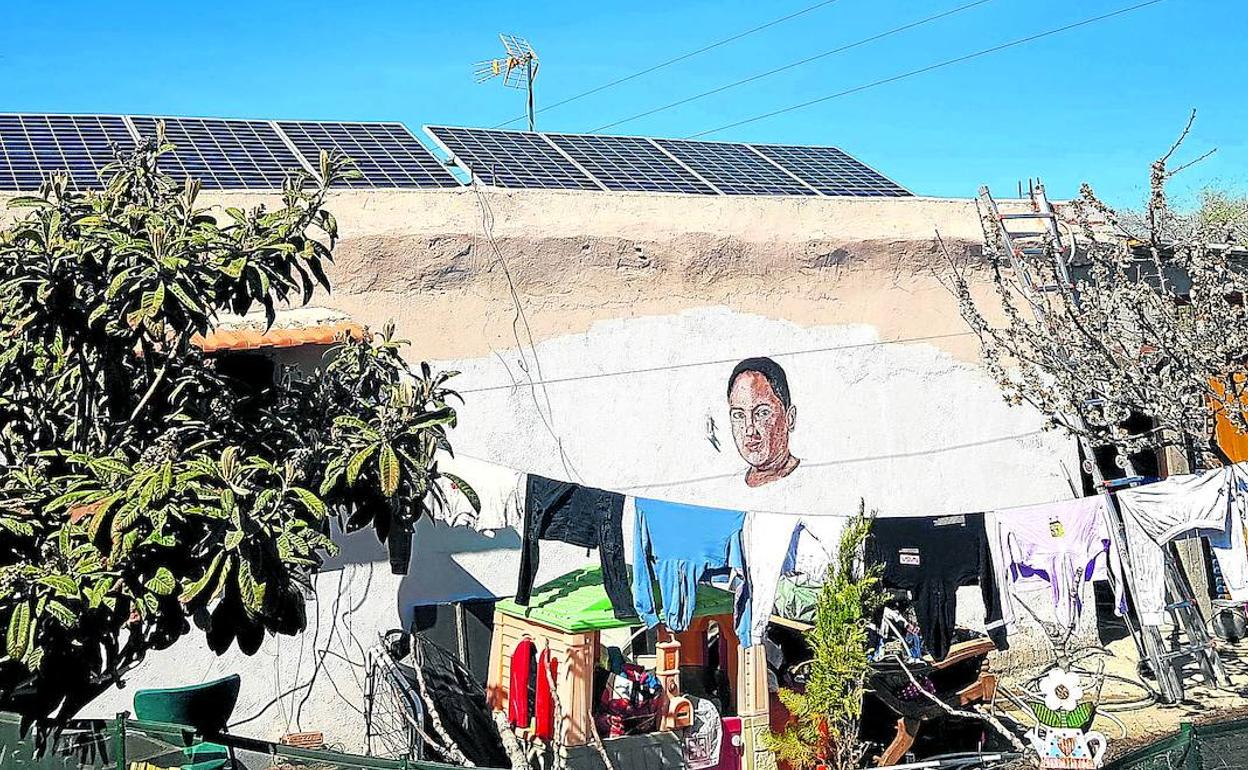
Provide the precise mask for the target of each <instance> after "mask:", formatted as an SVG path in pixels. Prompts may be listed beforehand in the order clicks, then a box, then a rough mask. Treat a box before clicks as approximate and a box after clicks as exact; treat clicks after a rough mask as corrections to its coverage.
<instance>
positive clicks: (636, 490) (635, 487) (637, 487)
mask: <svg viewBox="0 0 1248 770" xmlns="http://www.w3.org/2000/svg"><path fill="white" fill-rule="evenodd" d="M1040 433H1043V431H1032V432H1030V433H1024V434H1020V435H1017V436H1009V437H1007V438H1009V439H1019V438H1026V437H1028V436H1033V435H1039V434H1040ZM914 454H915V455H917V454H919V453H914ZM453 457H454V458H455V459H466V460H474V461H476V462H479V463H485V464H487V465H492V466H495V467H498V468H506V469H507V470H509V471H513V472H515V473H519V474H523V475H526V476H530V475H531V476H543V477H546V478H554V477H552V476H549V475H548V474H538V473H534V472H532V471H526V470H522V469H519V468H512V467H511V466H508V465H503V464H502V463H497V462H494V461H493V460H486V459H485V458H482V457H476V456H474V455H467V454H462V453H457V454H455V455H454V456H453ZM867 459H886V458H867ZM839 462H843V461H828V462H824V463H818V462H815V463H804V464H803V465H804V466H808V467H821V466H824V465H831V464H837V463H839ZM735 475H739V474H734V477H735ZM718 478H729V476H723V477H720V476H709V477H704V478H698V479H693V480H692V481H707V480H714V479H718ZM464 480H465V481H467V482H468V483H469V485H471V484H472V479H470V478H465V479H464ZM567 483H570V484H577V485H578V486H582V487H586V488H588V489H596V490H600V491H603V492H609V493H613V494H618V495H622V496H624V497H631V498H634V499H636V498H638V497H640V498H645V499H660V498H654V497H651V496H650V495H648V494H645V493H644V492H645V490H648V489H654V488H658V487H668V486H675V484H672V483H656V484H632V485H629V486H626V487H623V488H621V489H608V488H606V487H596V486H593V485H590V484H582V483H580V482H572V481H569V482H567ZM780 483H783V482H780ZM1102 494H1110V495H1112V494H1115V492H1112V491H1105V492H1097V493H1096V494H1095V495H1094V496H1100V495H1102ZM1083 497H1085V496H1082V495H1081V496H1078V497H1067V498H1061V499H1059V500H1040V501H1037V502H1032V503H1017V504H1013V505H1009V506H1006V507H994V508H981V509H978V510H970V511H953V512H942V513H932V512H930V511H928V512H922V513H919V512H903V513H889V514H882V515H879V516H878V517H879V518H887V519H907V518H913V519H921V518H931V517H934V516H938V517H945V516H965V515H969V514H973V513H986V512H990V511H991V512H1002V513H1004V512H1007V511H1014V510H1018V509H1021V508H1031V507H1033V506H1037V505H1050V504H1057V503H1062V502H1067V501H1070V500H1079V499H1082V498H1083ZM859 499H860V500H864V501H865V499H866V498H865V497H861V498H859ZM679 502H689V501H679ZM694 504H697V505H701V503H694ZM709 507H722V506H709ZM737 508H739V509H740V510H748V511H753V512H755V513H765V514H769V515H775V516H798V517H808V518H824V517H826V518H840V519H851V518H853V517H855V516H857V513H856V512H855V513H843V512H833V511H826V512H825V511H821V512H814V513H812V512H809V511H781V510H774V509H770V508H766V507H758V506H750V505H742V506H737Z"/></svg>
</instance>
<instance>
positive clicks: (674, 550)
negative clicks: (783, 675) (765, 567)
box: [633, 497, 754, 647]
mask: <svg viewBox="0 0 1248 770" xmlns="http://www.w3.org/2000/svg"><path fill="white" fill-rule="evenodd" d="M636 507H637V517H636V524H635V528H636V531H635V537H634V538H633V606H634V608H635V609H636V610H637V615H638V617H640V618H641V619H642V621H643V622H645V624H646V625H647V626H648V627H650V628H653V627H655V626H656V625H658V624H659V623H660V622H662V623H663V625H664V626H666V627H667V629H668V630H669V631H672V632H676V633H678V632H681V631H684V630H685V629H687V628H688V627H689V622H690V621H691V620H693V611H694V602H695V601H696V600H697V591H698V583H700V582H710V580H711V578H713V577H721V576H722V577H729V578H735V580H736V590H735V595H736V600H735V602H734V605H735V610H736V611H735V616H736V627H737V638H738V639H740V641H741V645H742V646H743V647H748V646H750V645H751V644H753V642H754V640H752V639H751V638H750V588H749V583H748V582H747V581H746V577H745V575H746V573H745V549H744V548H743V547H742V540H741V530H742V527H744V525H745V511H730V510H725V509H723V508H705V507H703V506H700V505H686V504H684V503H670V502H665V501H662V500H648V499H645V498H640V497H639V498H637V499H636ZM651 580H654V581H657V582H658V584H659V592H660V593H661V594H662V596H661V598H662V601H663V607H662V609H661V610H660V609H657V608H656V607H655V601H654V588H653V585H652V583H651ZM660 613H661V614H660Z"/></svg>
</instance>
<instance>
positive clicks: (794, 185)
mask: <svg viewBox="0 0 1248 770" xmlns="http://www.w3.org/2000/svg"><path fill="white" fill-rule="evenodd" d="M654 141H655V142H657V143H658V144H659V145H660V146H661V147H662V148H663V149H665V150H667V151H668V152H670V153H671V154H672V155H674V156H675V157H676V158H677V159H678V160H680V162H681V163H684V164H685V165H687V166H688V167H689V168H691V169H693V170H694V171H696V172H698V174H699V175H700V176H701V177H702V178H703V179H705V180H706V181H708V182H710V183H711V184H713V185H715V186H716V187H717V188H719V190H720V191H721V192H722V193H724V194H725V195H816V194H817V193H815V191H814V190H812V189H810V188H809V187H807V186H805V185H804V184H802V183H801V182H799V181H797V180H796V179H794V178H793V177H792V176H789V175H788V174H786V173H785V172H784V171H782V170H780V169H779V168H776V166H774V165H772V164H771V163H769V162H768V161H767V159H765V158H763V157H761V156H760V155H759V154H758V153H756V152H754V151H753V150H751V149H750V148H749V145H745V144H733V143H729V142H695V141H691V140H688V139H655V140H654Z"/></svg>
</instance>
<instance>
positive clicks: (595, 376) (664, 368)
mask: <svg viewBox="0 0 1248 770" xmlns="http://www.w3.org/2000/svg"><path fill="white" fill-rule="evenodd" d="M974 334H975V332H973V331H962V332H948V333H945V334H928V335H924V336H921V337H903V338H898V339H892V340H875V341H873V342H853V343H848V344H845V345H829V346H826V347H820V348H805V349H802V350H789V351H783V352H778V353H768V354H767V355H768V357H770V358H787V357H789V356H801V355H808V354H812V353H830V352H834V351H838V350H858V349H862V348H875V347H881V346H883V345H904V344H909V343H914V342H932V341H934V340H944V339H952V338H955V337H969V336H973V335H974ZM740 360H741V356H734V357H733V358H716V359H709V360H703V361H687V362H685V363H679V364H663V365H661V366H645V367H638V368H636V369H619V370H616V371H613V372H594V373H592V374H578V375H570V376H568V377H551V378H549V379H539V380H535V381H533V380H531V381H530V382H529V383H527V384H529V385H534V386H537V385H541V386H543V387H545V386H547V385H558V384H561V383H567V382H581V381H583V380H600V379H604V378H607V377H625V376H631V375H637V374H652V373H656V372H670V371H675V370H678V369H690V368H693V367H698V366H720V365H724V364H735V363H737V362H739V361H740ZM515 387H517V384H516V383H508V384H506V385H482V386H481V387H477V388H461V389H457V390H456V392H457V393H460V394H469V393H486V392H489V391H495V390H511V389H512V388H515Z"/></svg>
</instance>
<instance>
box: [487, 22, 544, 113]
mask: <svg viewBox="0 0 1248 770" xmlns="http://www.w3.org/2000/svg"><path fill="white" fill-rule="evenodd" d="M498 39H499V40H501V41H503V50H504V51H505V52H506V53H507V56H506V57H504V58H502V59H486V60H485V61H482V62H477V63H476V64H475V65H474V66H475V69H474V70H473V73H472V74H473V77H474V78H475V79H476V81H477V82H478V83H484V82H485V81H487V80H490V79H492V78H496V77H498V76H499V75H502V77H503V85H505V86H507V87H508V88H523V89H525V90H527V91H528V102H527V104H528V114H529V130H530V131H533V130H535V128H534V126H535V122H534V117H533V114H534V111H533V79H534V78H536V77H537V67H538V65H539V64H540V62H539V61H538V59H537V52H536V51H534V50H533V46H531V45H529V41H528V40H525V39H524V38H522V37H517V36H516V35H506V34H502V33H500V34H499V36H498Z"/></svg>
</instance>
